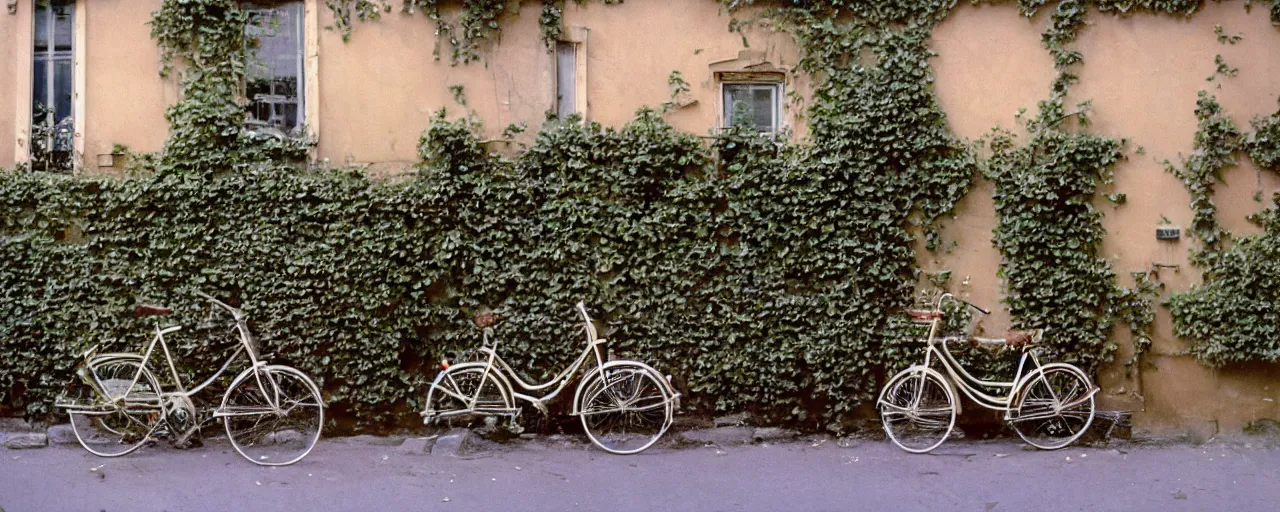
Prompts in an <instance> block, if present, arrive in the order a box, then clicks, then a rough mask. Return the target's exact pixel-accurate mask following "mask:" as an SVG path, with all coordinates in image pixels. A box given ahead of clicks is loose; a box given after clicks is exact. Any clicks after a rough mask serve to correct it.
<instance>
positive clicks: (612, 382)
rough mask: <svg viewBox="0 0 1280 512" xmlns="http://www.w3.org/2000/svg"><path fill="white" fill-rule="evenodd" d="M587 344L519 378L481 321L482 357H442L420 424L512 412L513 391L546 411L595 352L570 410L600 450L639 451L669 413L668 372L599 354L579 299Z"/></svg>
mask: <svg viewBox="0 0 1280 512" xmlns="http://www.w3.org/2000/svg"><path fill="white" fill-rule="evenodd" d="M578 312H579V313H581V315H582V320H583V323H584V328H583V329H584V331H585V332H586V337H587V346H586V348H585V350H583V352H582V355H580V356H578V359H577V360H576V361H574V362H573V364H571V365H569V367H568V368H566V369H565V370H563V371H561V372H560V373H559V374H557V375H556V376H555V377H553V378H552V379H551V380H550V381H548V382H544V383H541V384H531V383H529V382H526V381H525V380H524V379H522V378H521V377H520V375H519V374H518V373H517V372H516V371H515V370H514V369H512V368H511V365H510V364H508V363H507V362H506V361H504V360H503V359H502V357H501V356H499V355H498V352H497V349H498V345H497V343H496V342H495V343H493V344H492V345H490V339H489V332H490V331H489V328H488V327H485V330H484V345H483V346H482V347H481V348H480V349H479V354H480V356H481V357H484V358H485V360H484V361H470V362H463V363H458V364H453V365H451V364H449V361H448V360H445V361H442V362H441V366H442V367H443V368H444V371H442V372H440V374H439V375H437V376H436V378H435V381H434V382H432V383H431V388H430V389H429V390H428V391H427V406H426V410H424V411H422V413H421V414H422V417H423V418H424V422H425V423H426V424H433V423H439V422H442V421H453V420H463V419H471V418H473V417H477V416H478V417H507V418H510V419H512V420H514V419H515V418H516V416H518V415H519V414H520V408H519V407H517V406H516V404H515V401H514V399H516V398H518V399H521V400H525V401H527V402H531V403H532V404H533V405H534V406H535V407H536V408H537V409H538V410H540V411H542V412H543V413H546V411H547V407H546V405H545V404H546V402H548V401H550V400H551V399H553V398H555V397H556V396H557V395H559V394H560V392H561V391H563V390H564V389H565V388H566V387H567V386H568V385H569V383H570V382H572V381H573V376H574V375H575V374H577V372H578V369H579V368H581V367H582V366H583V364H584V363H586V362H587V361H588V359H589V358H591V357H594V358H595V363H596V365H595V367H594V368H589V369H588V370H586V371H585V372H584V374H583V377H582V382H581V383H580V384H579V385H578V389H577V391H576V392H575V393H574V397H573V412H572V413H571V415H572V416H578V417H579V418H580V419H581V420H582V428H583V429H584V430H586V432H587V437H588V438H590V439H591V442H592V443H595V445H596V446H599V447H600V448H601V449H603V450H604V451H607V452H609V453H616V454H620V455H626V454H633V453H639V452H641V451H644V450H645V449H646V448H649V447H650V446H653V443H655V442H657V441H658V438H660V437H662V434H663V433H665V432H666V431H667V429H668V428H670V427H671V417H672V414H673V413H674V411H675V409H676V408H677V407H679V406H680V393H678V392H676V390H675V388H674V387H672V386H671V383H670V380H669V379H668V378H666V377H664V376H663V375H662V374H661V373H658V371H657V370H655V369H653V368H652V367H650V366H649V365H646V364H644V363H641V362H637V361H605V360H604V357H603V356H602V352H601V348H600V347H601V346H602V345H604V343H605V340H604V339H603V338H600V337H598V336H597V334H596V328H595V326H594V325H593V324H592V323H591V316H590V315H588V314H587V308H586V306H585V305H584V304H583V303H581V302H579V303H578ZM512 383H514V384H515V385H517V386H519V387H520V390H521V391H526V392H529V393H537V392H544V391H547V390H550V392H548V393H547V394H545V395H543V396H541V397H535V396H533V395H532V394H528V395H526V394H523V393H519V392H516V391H515V389H514V388H513V387H512Z"/></svg>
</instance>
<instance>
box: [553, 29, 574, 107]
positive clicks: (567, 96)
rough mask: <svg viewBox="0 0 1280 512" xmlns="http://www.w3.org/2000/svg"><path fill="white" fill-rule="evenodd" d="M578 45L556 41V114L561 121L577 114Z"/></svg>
mask: <svg viewBox="0 0 1280 512" xmlns="http://www.w3.org/2000/svg"><path fill="white" fill-rule="evenodd" d="M577 71H578V45H577V44H576V43H571V42H568V41H556V114H557V115H559V117H560V120H561V121H563V120H564V119H565V118H566V117H569V116H571V115H573V114H577V113H579V112H578V95H577V92H578V79H577V74H578V73H577Z"/></svg>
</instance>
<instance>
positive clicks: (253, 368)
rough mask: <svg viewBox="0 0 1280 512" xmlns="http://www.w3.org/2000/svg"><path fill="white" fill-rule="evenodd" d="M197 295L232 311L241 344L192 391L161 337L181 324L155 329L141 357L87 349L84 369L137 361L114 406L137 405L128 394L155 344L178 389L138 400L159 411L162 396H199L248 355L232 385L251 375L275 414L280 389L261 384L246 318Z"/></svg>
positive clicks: (105, 392) (216, 413)
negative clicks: (135, 367)
mask: <svg viewBox="0 0 1280 512" xmlns="http://www.w3.org/2000/svg"><path fill="white" fill-rule="evenodd" d="M196 294H197V295H199V296H201V297H203V298H205V299H206V300H208V301H210V302H211V303H213V304H214V305H217V306H219V307H221V308H223V309H225V310H227V311H229V312H231V314H232V316H233V317H234V318H235V322H236V329H237V331H238V333H239V334H240V342H241V344H240V346H239V347H236V350H235V352H233V353H232V354H231V356H230V357H228V358H227V360H226V361H225V362H224V363H223V364H222V367H221V368H219V369H218V371H217V372H215V373H214V374H213V375H212V376H210V377H209V378H208V379H205V380H204V382H201V383H200V384H198V385H196V386H195V387H193V388H191V389H187V388H186V387H185V386H184V385H183V382H182V379H181V377H180V376H179V375H178V368H177V366H176V365H175V364H174V362H173V354H172V353H170V351H169V345H168V344H167V343H165V341H164V335H165V334H170V333H174V332H177V331H180V330H182V326H180V325H174V326H169V327H164V328H161V327H159V326H156V332H155V336H154V337H153V338H152V339H151V343H150V344H148V345H147V349H146V351H145V352H144V353H143V354H142V355H141V356H140V357H139V356H138V354H135V353H129V352H112V353H106V354H95V353H94V352H95V351H96V347H95V348H94V349H90V350H89V352H87V353H86V358H85V359H86V362H87V363H89V364H88V365H87V366H90V371H92V368H91V366H92V363H94V362H103V361H110V360H115V359H137V360H138V371H137V372H136V373H134V376H133V380H131V381H130V383H129V386H128V387H127V388H125V389H126V391H125V393H124V394H123V395H120V396H119V397H115V400H114V401H115V404H114V405H117V406H118V405H120V404H122V403H134V404H137V403H140V402H139V401H133V402H130V400H129V399H130V396H129V395H130V393H131V392H132V391H133V389H134V387H135V386H136V385H137V384H138V380H140V379H141V378H142V374H143V373H144V372H146V371H150V368H148V363H149V362H150V361H151V356H152V355H153V354H154V353H155V348H156V346H157V345H158V346H159V347H160V350H161V352H163V354H164V359H165V362H166V363H167V366H168V368H169V372H170V375H171V376H172V377H173V384H174V385H175V386H177V388H178V390H177V391H176V392H167V393H166V392H162V390H160V389H157V390H156V397H155V398H154V401H155V402H154V403H150V400H146V401H141V403H143V404H145V405H146V406H148V407H157V408H159V407H162V406H163V403H162V401H163V397H165V396H181V397H185V398H188V399H190V398H191V397H192V396H194V395H196V394H198V393H200V392H201V391H203V390H204V389H205V388H207V387H209V385H211V384H213V383H214V382H215V381H216V380H218V378H219V377H221V376H222V375H223V374H224V373H226V371H227V370H228V369H230V368H231V364H232V363H234V362H235V361H236V360H237V359H238V356H239V355H240V353H241V352H243V353H245V354H247V355H248V357H249V362H250V366H249V368H247V369H245V370H243V371H242V372H241V373H240V374H239V375H237V376H236V378H235V382H239V381H241V380H243V379H244V378H246V377H247V375H246V374H247V373H249V372H253V376H254V378H255V379H256V380H257V381H258V389H259V390H261V392H262V394H263V398H265V399H266V401H267V404H268V405H270V406H271V408H272V410H273V411H277V412H278V411H279V409H280V399H279V394H280V393H279V389H278V388H277V387H276V383H275V382H273V381H271V379H269V378H268V379H267V381H268V382H270V383H271V387H270V388H268V387H266V386H264V385H263V379H262V374H261V372H260V371H259V370H260V369H261V368H263V367H265V366H266V365H267V363H266V362H264V361H261V360H259V359H258V354H256V353H255V350H253V338H252V335H251V334H250V333H249V326H248V321H247V317H246V316H245V315H244V313H242V312H241V311H240V310H238V309H235V308H233V307H231V306H229V305H227V304H225V303H223V302H221V301H219V300H217V299H215V298H213V297H211V296H209V295H206V294H204V293H201V292H196ZM153 375H154V373H153ZM84 380H85V381H86V382H87V383H88V384H89V385H90V386H93V387H94V388H95V390H96V391H98V392H99V393H100V394H101V395H102V396H111V394H110V393H109V392H108V390H105V389H101V388H100V387H98V382H97V379H87V378H86V379H84ZM268 389H270V390H271V391H268ZM102 405H106V404H102ZM73 408H75V409H77V410H79V411H82V412H84V411H83V408H82V407H73ZM110 412H111V411H110V410H107V411H103V414H110ZM230 415H234V413H227V412H224V411H221V410H215V411H214V412H213V414H212V415H211V416H210V419H214V418H219V417H222V416H230Z"/></svg>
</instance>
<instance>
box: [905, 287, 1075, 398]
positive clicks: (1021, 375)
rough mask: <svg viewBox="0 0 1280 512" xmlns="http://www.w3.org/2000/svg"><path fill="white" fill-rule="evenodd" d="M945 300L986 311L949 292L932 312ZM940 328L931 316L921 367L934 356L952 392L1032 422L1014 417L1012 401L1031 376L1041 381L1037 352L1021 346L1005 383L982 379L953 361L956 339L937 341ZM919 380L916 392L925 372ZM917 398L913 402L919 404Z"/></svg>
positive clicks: (929, 365)
mask: <svg viewBox="0 0 1280 512" xmlns="http://www.w3.org/2000/svg"><path fill="white" fill-rule="evenodd" d="M947 299H951V300H952V301H955V302H958V303H961V304H964V305H967V306H969V307H973V308H975V309H978V310H979V311H981V312H983V313H984V314H986V313H988V312H987V311H986V310H984V309H982V308H979V307H977V306H974V305H973V304H970V303H969V302H968V301H964V300H962V299H958V298H956V297H954V296H952V295H951V294H949V293H946V294H943V295H942V296H940V297H938V301H937V304H936V305H935V308H934V310H935V311H941V310H942V304H943V301H945V300H947ZM941 326H942V317H941V316H935V317H933V319H932V320H931V322H930V325H929V338H928V343H927V345H926V347H925V354H924V364H923V365H921V367H923V368H930V367H931V363H932V360H933V359H935V356H936V360H937V361H938V362H939V364H941V365H942V367H943V369H944V370H945V371H946V376H947V378H948V381H949V384H950V385H951V387H952V390H953V393H954V390H955V389H956V388H959V390H960V391H963V392H964V394H965V395H966V396H968V397H969V398H970V399H971V400H973V401H974V402H976V403H977V404H978V405H980V406H982V407H985V408H987V409H992V410H997V411H1004V413H1005V414H1004V419H1005V421H1016V420H1019V419H1034V417H1033V416H1028V417H1016V418H1015V417H1014V412H1015V411H1014V408H1013V400H1014V399H1015V397H1017V396H1018V391H1020V390H1021V389H1022V388H1023V387H1025V386H1027V385H1028V384H1030V382H1031V380H1032V376H1034V379H1040V380H1041V381H1043V380H1044V371H1043V370H1044V366H1042V365H1041V364H1040V359H1039V357H1037V356H1036V349H1035V348H1033V347H1032V346H1030V345H1027V346H1023V348H1022V356H1021V357H1020V358H1019V360H1018V369H1017V371H1016V372H1015V373H1014V377H1013V380H1012V381H1009V382H1004V381H987V380H982V379H979V378H977V377H974V376H973V375H971V374H970V373H969V372H968V370H966V369H965V368H964V365H962V364H960V362H959V361H957V360H956V358H955V356H953V355H951V351H949V350H947V342H948V341H959V339H958V338H955V337H950V336H948V337H943V338H939V337H938V336H937V335H938V330H939V328H940V327H941ZM1001 341H1002V340H1001ZM939 346H941V348H939ZM1028 359H1029V360H1030V361H1031V364H1032V365H1033V368H1031V369H1030V371H1026V370H1027V369H1028V367H1027V360H1028ZM919 379H920V381H921V388H919V389H923V384H924V379H925V373H924V372H920V376H919ZM1045 386H1046V388H1049V385H1048V383H1047V382H1045ZM981 388H1007V389H1008V393H1007V394H1005V395H1003V396H996V395H990V394H987V393H986V392H985V391H984V390H983V389H981ZM1050 392H1052V390H1050ZM1096 393H1097V390H1096V388H1095V389H1094V390H1093V391H1091V392H1089V393H1087V394H1086V395H1084V396H1083V397H1081V398H1079V399H1077V400H1075V401H1072V402H1070V403H1068V404H1061V405H1060V407H1071V406H1073V405H1075V404H1076V403H1077V402H1079V401H1081V400H1088V399H1089V398H1091V397H1093V395H1094V394H1096ZM919 399H920V397H919V396H916V398H915V401H916V402H918V401H919ZM1053 399H1054V401H1055V402H1056V401H1057V397H1056V396H1055V397H1054V398H1053ZM913 405H918V404H913ZM956 407H957V412H960V409H959V408H960V402H959V401H957V402H956Z"/></svg>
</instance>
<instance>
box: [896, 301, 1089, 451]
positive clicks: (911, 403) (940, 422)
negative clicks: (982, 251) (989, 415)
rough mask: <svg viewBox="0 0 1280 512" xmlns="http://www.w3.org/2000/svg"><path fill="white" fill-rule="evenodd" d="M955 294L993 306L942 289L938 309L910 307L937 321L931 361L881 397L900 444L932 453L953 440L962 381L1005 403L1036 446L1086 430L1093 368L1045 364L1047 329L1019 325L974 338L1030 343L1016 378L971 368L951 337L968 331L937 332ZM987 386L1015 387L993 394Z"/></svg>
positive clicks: (1062, 442)
mask: <svg viewBox="0 0 1280 512" xmlns="http://www.w3.org/2000/svg"><path fill="white" fill-rule="evenodd" d="M948 300H951V301H955V302H956V303H958V304H963V305H965V306H968V307H971V308H973V309H976V310H978V311H979V312H981V313H983V314H990V313H991V312H990V311H987V310H985V309H982V308H980V307H978V306H975V305H973V304H970V303H969V302H968V301H965V300H963V299H959V298H956V297H953V296H952V295H951V294H949V293H947V294H943V295H942V296H940V297H939V298H938V300H937V302H936V303H934V304H933V308H932V309H931V310H911V311H908V312H909V313H910V314H911V316H912V318H913V320H915V321H917V322H921V323H927V324H928V325H929V337H928V340H927V343H926V346H925V349H924V351H925V352H924V364H920V365H915V366H912V367H910V368H907V369H906V370H903V371H901V372H899V373H898V374H897V375H894V376H893V378H891V379H889V382H888V383H887V384H885V386H884V389H883V390H881V391H880V399H879V401H878V402H877V403H878V408H879V410H880V420H881V422H883V423H884V431H885V433H887V434H888V435H889V439H890V440H892V441H893V443H894V444H896V445H898V447H899V448H902V449H903V450H906V451H908V452H912V453H925V452H928V451H931V450H933V449H934V448H937V447H938V446H939V445H941V444H942V442H943V441H946V440H947V436H949V435H950V434H951V430H952V429H953V428H954V427H955V423H956V413H957V412H958V411H959V409H960V401H959V400H957V398H958V394H957V392H956V390H957V389H959V390H960V391H963V392H964V394H965V395H967V396H968V397H969V398H971V399H973V401H974V402H977V403H978V405H981V406H983V407H986V408H988V409H994V410H998V411H1004V413H1005V415H1004V420H1005V421H1006V422H1008V423H1009V425H1011V426H1012V427H1013V429H1014V431H1016V432H1017V433H1018V436H1020V437H1022V439H1023V440H1024V441H1026V442H1027V443H1028V444H1031V445H1032V446H1035V447H1036V448H1040V449H1043V450H1056V449H1058V448H1062V447H1064V446H1067V445H1069V444H1071V443H1072V442H1074V441H1075V440H1076V439H1078V438H1079V437H1080V436H1081V435H1083V434H1084V432H1085V430H1087V429H1088V428H1089V425H1090V424H1091V423H1092V422H1093V413H1094V404H1093V397H1094V395H1096V394H1097V393H1098V387H1097V386H1094V385H1093V383H1092V382H1090V380H1089V376H1088V375H1086V374H1085V373H1084V372H1083V371H1081V370H1080V369H1079V368H1077V367H1075V366H1072V365H1070V364H1067V363H1049V364H1045V365H1041V364H1040V360H1039V358H1038V357H1037V355H1036V354H1037V353H1038V350H1036V349H1035V347H1036V346H1037V345H1038V344H1039V343H1040V340H1041V337H1042V336H1043V335H1044V332H1045V330H1044V329H1036V330H1032V331H1011V332H1010V333H1008V334H1007V335H1006V337H1005V338H999V339H988V338H978V337H974V338H972V341H974V342H976V343H979V344H988V345H997V344H998V345H1008V346H1010V347H1020V348H1021V349H1022V357H1021V359H1020V360H1019V361H1018V370H1017V373H1016V374H1015V375H1014V377H1013V380H1012V381H1009V382H1004V381H986V380H981V379H978V378H976V377H974V376H972V375H970V374H969V372H968V371H966V370H965V368H964V367H963V366H961V365H960V363H959V362H958V361H956V359H955V357H954V356H952V355H951V353H950V352H949V351H948V350H947V342H948V341H960V338H956V337H944V338H938V337H937V335H938V331H939V329H940V328H941V326H942V319H943V305H944V303H945V302H946V301H948ZM934 361H938V362H939V364H940V365H941V366H942V369H943V370H944V371H945V372H946V373H942V372H939V371H938V370H935V369H933V368H931V367H930V364H931V363H932V362H934ZM1027 361H1030V362H1031V367H1030V368H1029V371H1026V372H1025V373H1024V370H1028V367H1027ZM982 388H990V389H1004V390H1007V392H1005V393H997V394H995V395H992V394H987V393H985V392H984V391H983V389H982Z"/></svg>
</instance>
